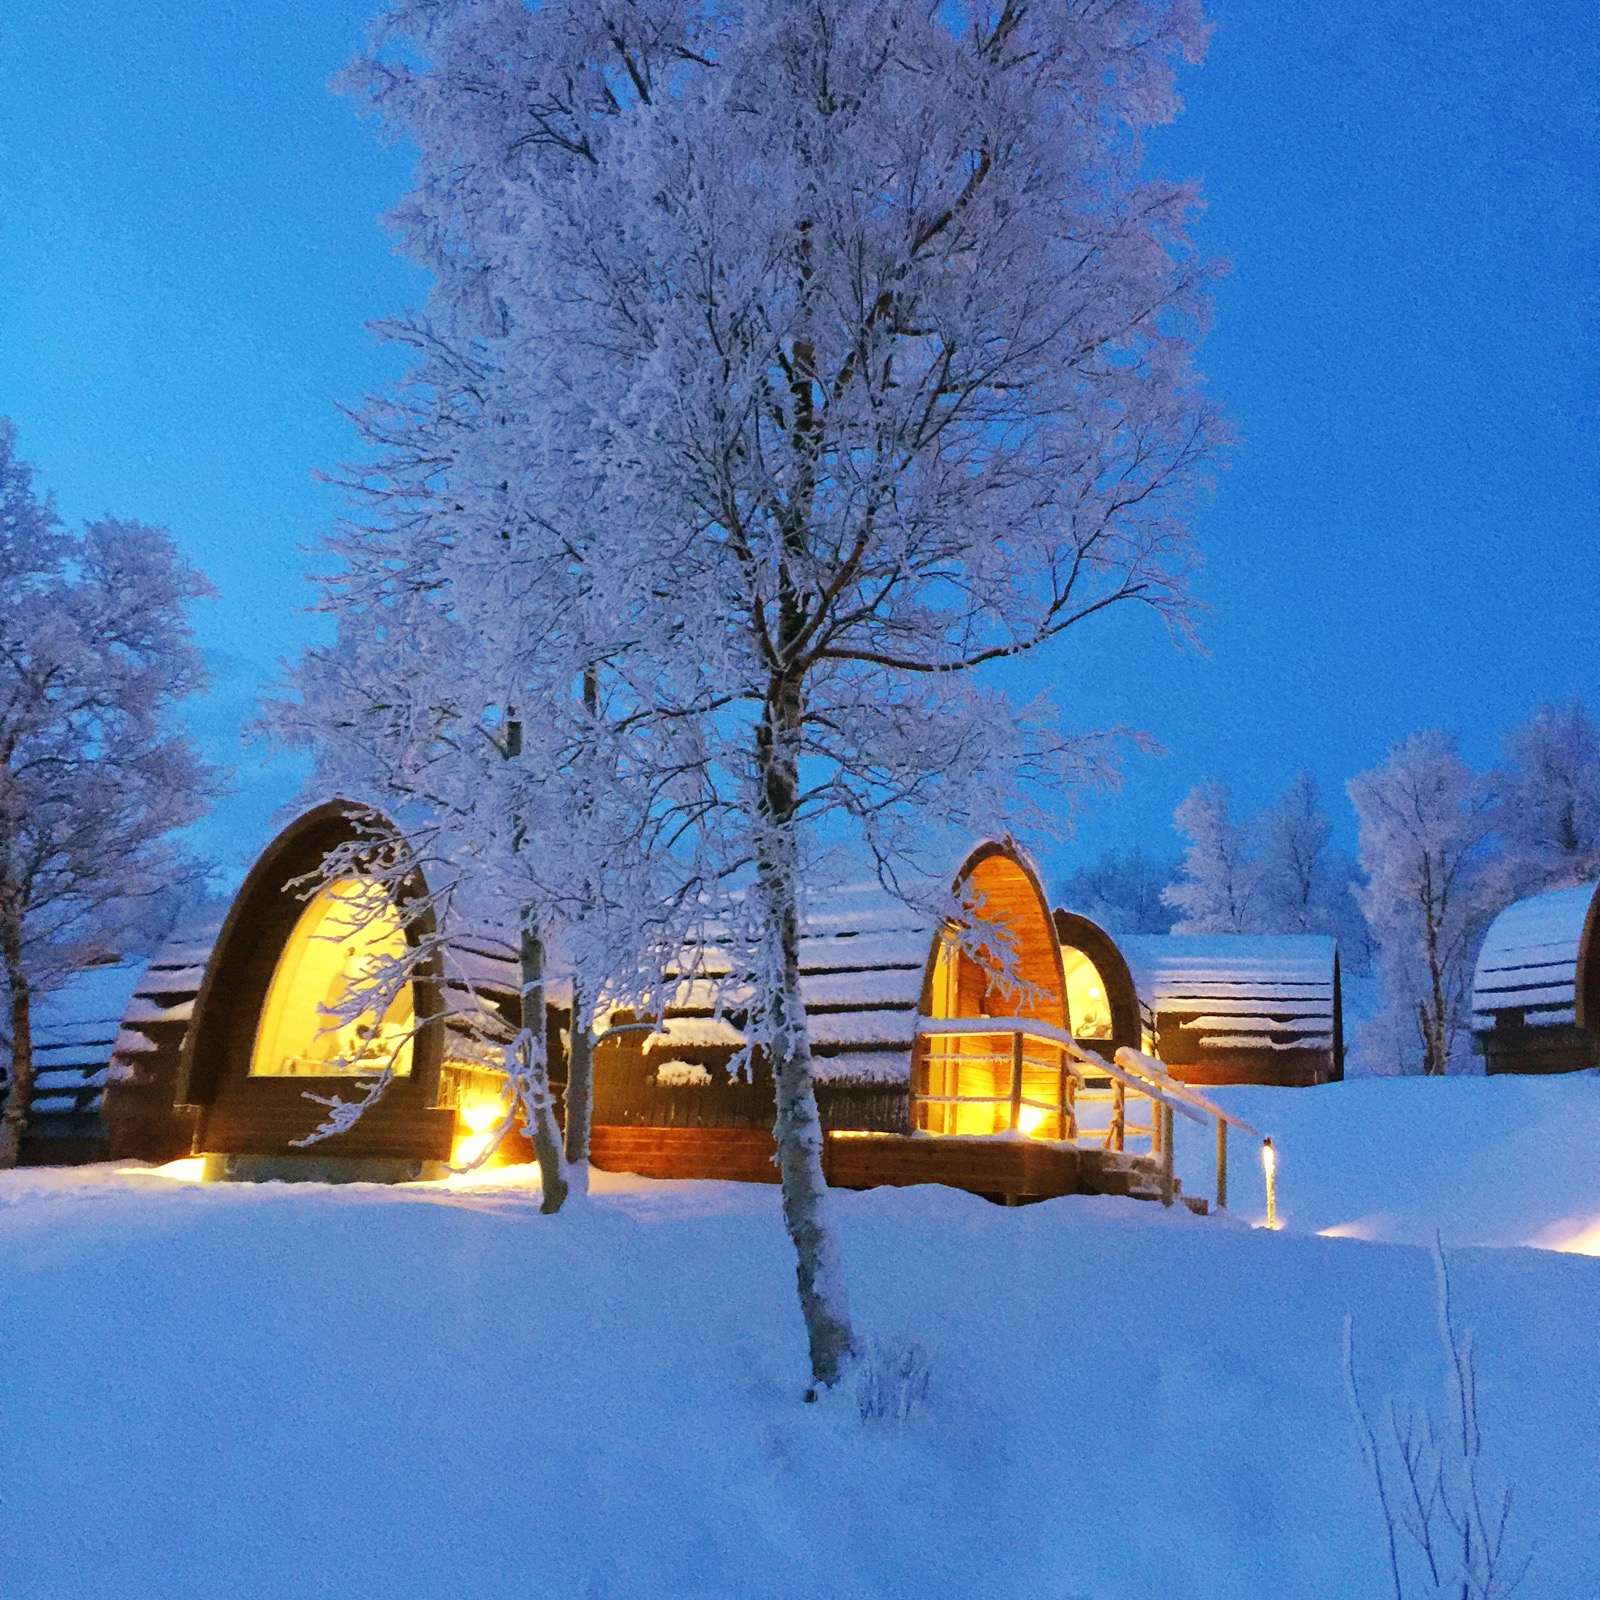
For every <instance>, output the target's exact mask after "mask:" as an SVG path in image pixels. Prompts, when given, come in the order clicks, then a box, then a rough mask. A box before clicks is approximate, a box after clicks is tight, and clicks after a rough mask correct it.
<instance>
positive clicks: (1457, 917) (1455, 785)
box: [1348, 731, 1493, 1074]
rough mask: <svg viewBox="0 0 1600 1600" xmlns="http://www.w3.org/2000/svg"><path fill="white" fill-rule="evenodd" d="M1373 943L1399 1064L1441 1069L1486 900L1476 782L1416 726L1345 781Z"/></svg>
mask: <svg viewBox="0 0 1600 1600" xmlns="http://www.w3.org/2000/svg"><path fill="white" fill-rule="evenodd" d="M1348 788H1349V793H1350V800H1351V803H1352V804H1353V805H1354V806H1355V808H1356V817H1357V819H1358V822H1359V825H1360V850H1361V866H1362V869H1363V871H1364V872H1365V874H1366V878H1367V882H1366V887H1365V888H1364V889H1363V891H1362V894H1361V902H1362V909H1363V910H1364V911H1365V913H1366V917H1367V921H1368V923H1369V924H1370V925H1371V927H1372V931H1373V934H1374V937H1375V938H1376V940H1377V944H1378V952H1379V954H1378V961H1379V971H1380V976H1381V978H1382V983H1383V994H1384V1002H1385V1008H1386V1009H1385V1013H1384V1015H1383V1016H1381V1017H1380V1018H1378V1019H1377V1024H1378V1027H1377V1033H1378V1034H1379V1035H1381V1036H1384V1037H1386V1038H1388V1039H1390V1040H1391V1041H1393V1047H1394V1048H1395V1049H1396V1050H1397V1051H1398V1052H1399V1054H1398V1059H1397V1060H1396V1062H1395V1063H1394V1065H1395V1066H1397V1067H1398V1068H1399V1069H1400V1070H1404V1071H1416V1070H1421V1071H1422V1072H1425V1073H1431V1074H1441V1073H1444V1072H1447V1071H1449V1070H1450V1069H1451V1068H1452V1066H1457V1065H1460V1064H1461V1063H1462V1061H1463V1059H1464V1055H1465V1048H1466V1043H1467V1033H1468V1028H1469V1026H1470V1023H1469V1018H1468V1005H1469V1002H1470V997H1471V987H1472V962H1473V957H1474V954H1475V951H1476V947H1477V940H1478V937H1479V935H1480V934H1481V932H1482V929H1483V925H1484V922H1485V920H1486V917H1487V915H1488V913H1489V912H1490V910H1491V909H1492V906H1493V901H1492V899H1491V897H1490V895H1491V891H1490V888H1489V884H1488V879H1487V867H1488V864H1489V843H1488V842H1489V838H1490V831H1491V828H1492V822H1493V818H1492V808H1491V801H1490V795H1489V792H1488V788H1487V785H1486V784H1485V783H1484V781H1483V780H1482V779H1480V778H1479V777H1478V776H1477V775H1476V774H1474V773H1473V772H1472V771H1471V769H1470V768H1468V767H1467V765H1466V763H1465V762H1463V761H1462V759H1461V757H1460V755H1459V753H1458V752H1457V749H1456V742H1455V740H1454V739H1453V738H1451V737H1450V736H1449V735H1448V734H1445V733H1441V732H1437V731H1433V732H1427V733H1416V734H1413V735H1411V737H1410V738H1408V739H1404V740H1402V741H1401V742H1400V743H1399V744H1396V745H1395V746H1393V747H1392V748H1391V749H1390V751H1389V754H1388V756H1387V757H1386V758H1385V760H1384V761H1383V763H1382V765H1380V766H1377V767H1374V768H1372V769H1371V770H1370V771H1368V772H1363V773H1361V774H1359V775H1358V776H1357V777H1354V778H1352V779H1351V780H1350V782H1349V785H1348Z"/></svg>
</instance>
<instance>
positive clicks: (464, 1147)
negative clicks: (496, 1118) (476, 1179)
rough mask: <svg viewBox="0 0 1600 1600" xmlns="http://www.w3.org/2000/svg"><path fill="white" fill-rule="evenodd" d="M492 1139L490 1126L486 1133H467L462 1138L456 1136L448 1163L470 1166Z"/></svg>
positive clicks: (492, 1134)
mask: <svg viewBox="0 0 1600 1600" xmlns="http://www.w3.org/2000/svg"><path fill="white" fill-rule="evenodd" d="M493 1140H494V1130H493V1129H492V1128H491V1129H490V1130H489V1131H488V1132H487V1133H469V1134H467V1135H466V1136H465V1137H464V1138H458V1139H457V1140H456V1142H455V1148H454V1150H452V1151H451V1154H450V1165H451V1166H453V1167H470V1166H471V1165H472V1163H473V1162H474V1161H476V1160H477V1159H478V1157H479V1156H481V1155H482V1154H483V1153H484V1151H485V1150H487V1149H488V1148H489V1146H490V1144H491V1143H492V1142H493Z"/></svg>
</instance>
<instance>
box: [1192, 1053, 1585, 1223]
mask: <svg viewBox="0 0 1600 1600" xmlns="http://www.w3.org/2000/svg"><path fill="white" fill-rule="evenodd" d="M1215 1098H1216V1099H1217V1101H1218V1103H1219V1104H1221V1105H1222V1106H1224V1107H1225V1108H1226V1109H1227V1110H1229V1111H1233V1112H1235V1113H1237V1114H1238V1115H1239V1116H1242V1117H1243V1118H1245V1120H1246V1121H1248V1122H1250V1123H1252V1124H1254V1125H1255V1126H1256V1127H1258V1128H1260V1129H1261V1131H1262V1132H1263V1133H1269V1134H1271V1135H1272V1136H1273V1142H1274V1144H1275V1145H1276V1147H1277V1149H1278V1155H1279V1171H1278V1211H1279V1218H1280V1221H1282V1222H1283V1224H1284V1226H1285V1227H1287V1228H1290V1229H1293V1230H1295V1231H1300V1232H1307V1233H1314V1232H1322V1231H1332V1232H1336V1233H1339V1234H1342V1235H1345V1236H1347V1237H1351V1238H1363V1239H1379V1240H1391V1241H1396V1240H1399V1241H1408V1242H1425V1241H1431V1240H1432V1238H1433V1236H1434V1230H1435V1229H1438V1230H1439V1231H1440V1232H1441V1233H1442V1234H1443V1237H1444V1242H1445V1243H1446V1244H1447V1245H1451V1244H1493V1245H1511V1244H1536V1245H1541V1246H1544V1247H1545V1248H1547V1249H1567V1250H1579V1251H1584V1252H1586V1253H1589V1254H1594V1255H1600V1074H1596V1073H1593V1072H1580V1073H1570V1074H1563V1075H1560V1076H1556V1077H1549V1078H1521V1077H1499V1078H1484V1077H1472V1078H1354V1079H1351V1080H1349V1081H1348V1082H1345V1083H1331V1084H1326V1085H1324V1086H1323V1087H1321V1088H1318V1089H1219V1090H1216V1091H1215ZM1177 1149H1178V1165H1179V1170H1180V1171H1181V1172H1183V1173H1184V1175H1185V1186H1186V1187H1192V1188H1194V1189H1195V1190H1196V1192H1199V1193H1206V1192H1208V1186H1209V1185H1210V1184H1211V1182H1212V1179H1213V1164H1212V1154H1211V1149H1212V1147H1211V1142H1210V1135H1209V1133H1208V1132H1206V1131H1204V1130H1201V1129H1199V1128H1196V1127H1194V1126H1193V1125H1192V1124H1190V1123H1187V1122H1183V1121H1182V1120H1181V1119H1180V1121H1179V1124H1178V1146H1177ZM1235 1149H1236V1150H1237V1151H1238V1155H1239V1157H1240V1159H1238V1160H1236V1161H1231V1162H1230V1171H1229V1188H1230V1191H1231V1193H1232V1195H1233V1197H1234V1203H1235V1205H1236V1206H1237V1207H1238V1208H1240V1209H1241V1210H1242V1211H1243V1212H1244V1213H1246V1214H1248V1215H1250V1216H1251V1217H1252V1218H1254V1219H1256V1220H1259V1219H1260V1218H1261V1216H1262V1215H1263V1214H1264V1212H1265V1197H1264V1194H1263V1190H1262V1179H1261V1170H1260V1164H1259V1162H1258V1161H1257V1160H1256V1159H1255V1155H1254V1152H1253V1151H1246V1150H1244V1149H1243V1148H1242V1146H1237V1145H1236V1146H1235Z"/></svg>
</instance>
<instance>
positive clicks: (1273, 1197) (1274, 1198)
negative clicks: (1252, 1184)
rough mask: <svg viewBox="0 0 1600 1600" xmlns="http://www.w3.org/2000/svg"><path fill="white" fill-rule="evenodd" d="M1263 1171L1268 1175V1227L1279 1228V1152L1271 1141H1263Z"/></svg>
mask: <svg viewBox="0 0 1600 1600" xmlns="http://www.w3.org/2000/svg"><path fill="white" fill-rule="evenodd" d="M1261 1170H1262V1171H1263V1172H1264V1173H1266V1175H1267V1226H1268V1227H1269V1228H1276V1227H1277V1226H1278V1152H1277V1151H1276V1150H1274V1149H1273V1148H1272V1141H1271V1140H1270V1139H1263V1140H1262V1141H1261Z"/></svg>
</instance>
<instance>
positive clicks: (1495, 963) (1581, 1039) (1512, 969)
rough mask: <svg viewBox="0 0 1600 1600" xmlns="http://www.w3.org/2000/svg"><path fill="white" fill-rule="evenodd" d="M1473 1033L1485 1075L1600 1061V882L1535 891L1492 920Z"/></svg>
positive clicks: (1476, 986)
mask: <svg viewBox="0 0 1600 1600" xmlns="http://www.w3.org/2000/svg"><path fill="white" fill-rule="evenodd" d="M1472 1030H1473V1037H1472V1042H1473V1048H1474V1049H1476V1050H1477V1051H1478V1052H1479V1053H1480V1054H1481V1055H1482V1056H1483V1062H1484V1070H1485V1071H1487V1072H1577V1071H1581V1070H1582V1069H1583V1068H1585V1067H1593V1066H1596V1065H1600V884H1584V885H1582V886H1580V887H1578V888H1572V889H1552V890H1551V891H1549V892H1548V893H1547V894H1538V895H1532V896H1530V897H1529V898H1528V899H1525V900H1518V901H1517V902H1516V903H1515V904H1513V905H1510V906H1507V907H1506V909H1505V910H1504V911H1502V912H1501V913H1500V915H1499V916H1497V917H1496V918H1495V919H1494V921H1493V922H1492V923H1490V925H1489V931H1488V933H1487V934H1486V935H1485V936H1484V941H1483V947H1482V949H1481V950H1480V951H1479V952H1478V964H1477V969H1476V971H1475V973H1474V975H1473V980H1472Z"/></svg>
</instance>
